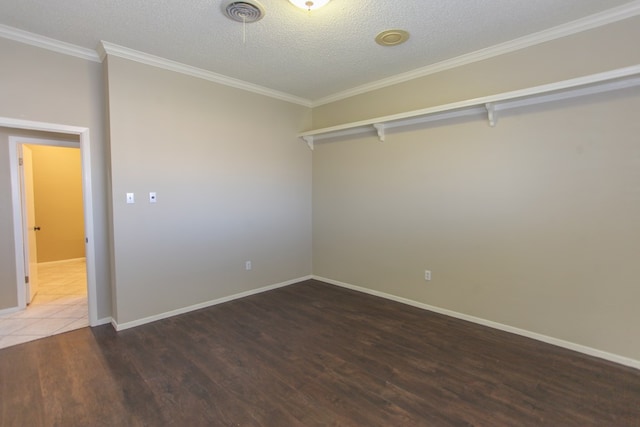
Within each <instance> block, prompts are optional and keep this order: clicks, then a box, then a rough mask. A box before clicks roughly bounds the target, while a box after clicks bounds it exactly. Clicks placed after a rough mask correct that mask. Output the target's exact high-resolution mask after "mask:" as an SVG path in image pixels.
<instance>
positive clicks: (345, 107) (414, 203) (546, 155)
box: [313, 26, 640, 360]
mask: <svg viewBox="0 0 640 427" xmlns="http://www.w3.org/2000/svg"><path fill="white" fill-rule="evenodd" d="M637 28H640V26H638V27H636V29H635V30H633V31H635V33H636V34H637V36H640V33H638V29H637ZM627 30H629V28H627ZM633 31H632V32H633ZM614 33H615V31H614ZM625 34H626V35H627V36H628V35H629V34H630V33H628V32H625ZM637 36H636V37H635V38H638V37H637ZM574 37H578V36H574ZM585 37H586V35H585ZM625 37H626V36H625ZM625 37H622V36H621V38H620V39H612V38H607V40H609V42H610V43H611V44H610V46H609V49H610V50H615V49H618V48H620V49H621V52H622V56H625V55H627V53H629V52H626V51H627V49H626V47H625V45H624V43H625V42H626V38H625ZM635 38H634V39H635ZM593 42H594V43H595V45H594V44H588V45H585V46H584V47H583V49H582V50H585V49H588V48H592V47H593V46H595V47H597V49H595V50H594V52H593V55H592V58H591V63H592V65H591V66H587V65H585V66H584V68H583V69H584V73H582V72H580V74H586V73H587V72H589V71H595V70H594V69H595V68H598V67H599V68H600V69H610V68H616V67H618V66H621V65H624V64H623V63H622V62H624V61H616V60H614V59H612V58H613V57H614V56H616V54H614V53H610V52H609V53H607V52H604V51H600V48H599V47H598V46H600V45H599V43H597V42H596V41H595V40H594V41H593ZM563 43H568V41H566V40H565V41H563ZM603 49H604V47H603ZM553 51H554V53H553V52H552V53H553V55H551V53H549V55H547V54H546V53H545V52H544V49H543V47H536V48H534V49H531V50H528V51H526V52H520V54H519V55H521V56H522V58H527V60H526V61H525V62H524V63H523V64H519V63H518V62H512V63H510V66H509V67H508V68H505V69H504V70H502V75H503V76H510V75H511V76H523V82H522V85H523V86H524V85H525V83H526V82H527V81H528V76H531V74H530V73H528V72H527V69H526V68H527V67H528V66H530V65H531V64H533V63H536V62H537V61H538V60H540V63H541V64H547V65H546V66H545V67H539V68H540V69H543V70H546V69H547V67H548V68H551V69H552V70H550V71H545V73H546V74H555V75H556V76H559V75H563V74H567V75H570V74H578V73H579V70H573V69H572V67H573V66H572V65H571V64H570V63H569V62H568V61H567V62H554V61H552V62H550V63H547V62H543V60H544V58H548V57H549V56H555V57H557V58H558V59H559V58H560V57H561V54H562V52H560V51H558V52H556V51H555V48H553ZM625 52H626V53H625ZM527 54H530V55H531V56H530V57H527ZM572 54H573V50H571V51H569V52H566V55H567V56H571V55H572ZM635 54H636V57H635V58H634V55H631V54H629V56H628V62H630V63H631V62H632V63H638V62H639V61H638V59H639V58H638V57H637V50H636V52H635ZM536 55H539V56H536ZM508 56H509V57H511V56H513V54H511V55H508ZM495 61H498V62H502V61H505V63H509V60H508V58H498V59H496V60H495ZM585 62H589V61H587V60H586V59H585ZM483 66H484V65H483V64H478V65H477V66H475V67H476V68H477V69H480V68H482V67H483ZM478 67H479V68H478ZM523 67H524V68H523ZM465 74H466V72H465V71H464V70H453V71H452V72H451V74H449V75H450V76H451V80H450V81H451V82H460V80H459V79H461V78H462V76H464V75H465ZM432 78H433V79H435V78H436V77H432ZM438 78H442V82H447V81H448V78H447V75H446V74H444V73H443V75H442V76H439V77H438ZM494 78H495V77H492V76H491V75H489V76H487V79H486V80H485V79H484V76H482V75H478V76H477V79H476V80H477V83H478V85H480V86H481V85H482V82H484V81H488V82H491V81H492V79H494ZM429 81H431V80H430V79H429V78H425V79H424V80H422V81H421V82H420V81H418V82H414V84H415V85H416V86H415V87H416V88H418V87H422V86H421V84H425V85H427V82H429ZM506 85H507V86H511V87H513V86H519V85H520V83H515V84H513V83H508V84H506ZM445 88H448V86H445ZM423 89H424V91H430V90H431V89H432V87H431V86H429V85H427V86H424V87H423ZM451 90H452V91H454V92H455V91H458V90H459V89H458V88H457V87H456V85H454V87H452V89H451ZM465 90H467V91H468V92H469V93H470V94H472V95H470V96H468V97H473V96H476V95H479V93H478V92H475V91H474V89H473V88H471V87H467V88H466V89H465ZM491 90H493V89H491ZM460 91H461V92H460V93H458V94H456V95H455V97H456V98H458V97H459V98H461V99H464V98H467V96H465V95H464V90H462V89H460ZM445 92H446V91H444V90H443V92H442V93H445ZM403 93H404V92H403V90H402V89H399V91H398V92H397V93H395V92H393V91H391V92H388V91H386V90H382V91H379V92H377V93H373V94H369V95H367V96H361V97H359V98H358V99H354V100H347V101H345V102H339V103H335V104H333V105H330V106H326V107H322V108H319V109H315V110H314V121H315V122H316V123H324V124H334V123H336V122H337V121H338V120H340V118H349V119H356V118H368V117H367V116H368V115H369V114H374V113H375V112H376V111H372V110H376V109H379V111H377V112H378V113H380V111H381V110H383V109H384V103H385V102H386V101H387V100H391V102H392V103H394V102H395V105H396V106H398V108H399V107H400V106H401V104H402V105H405V106H407V107H411V108H413V107H415V106H416V105H415V104H412V102H411V100H410V99H409V100H408V99H403V98H402V97H403ZM387 95H388V96H387ZM404 101H406V103H404ZM358 106H360V107H361V109H360V110H359V109H358ZM394 108H395V107H394ZM638 111H640V89H639V88H635V89H627V90H625V91H621V92H616V93H610V94H602V95H597V96H590V97H586V98H581V99H574V100H572V101H563V102H557V103H555V104H546V105H539V106H536V107H527V108H524V109H521V110H519V111H512V112H509V113H501V115H500V116H499V120H498V124H497V126H496V127H495V128H491V127H489V126H488V124H487V121H486V120H481V119H471V118H469V119H457V120H452V121H445V122H439V123H433V124H431V125H428V126H424V127H423V128H421V129H411V130H405V131H401V132H396V133H391V134H388V135H387V141H386V142H385V143H379V142H377V139H376V138H375V137H373V136H371V137H366V138H346V139H344V140H342V141H339V142H331V143H324V144H323V143H320V144H316V148H315V151H314V157H313V263H314V274H315V275H318V276H321V277H325V278H329V279H333V280H337V281H341V282H345V283H349V284H352V285H356V286H361V287H365V288H369V289H372V290H375V291H380V292H386V293H389V294H392V295H396V296H400V297H404V298H408V299H411V300H414V301H417V302H421V303H425V304H429V305H433V306H436V307H440V308H443V309H448V310H453V311H456V312H459V313H462V314H466V315H471V316H476V317H479V318H483V319H486V320H490V321H494V322H499V323H503V324H506V325H509V326H512V327H517V328H521V329H525V330H528V331H531V332H535V333H539V334H543V335H547V336H550V337H554V338H557V339H562V340H566V341H569V342H573V343H577V344H581V345H585V346H588V347H592V348H595V349H598V350H602V351H606V352H611V353H614V354H617V355H621V356H625V357H629V358H632V359H635V360H640V341H638V340H637V339H636V337H637V325H638V324H640V311H639V310H638V301H640V287H638V286H637V283H638V277H640V264H639V263H638V262H637V258H638V254H639V253H640V222H639V220H638V218H640V187H639V186H638V183H640V145H639V144H638V135H640V122H639V121H638V120H637V112H638ZM347 121H348V120H347ZM426 269H429V270H432V274H433V280H432V281H430V282H426V281H425V280H424V270H426Z"/></svg>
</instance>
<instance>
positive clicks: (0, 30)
mask: <svg viewBox="0 0 640 427" xmlns="http://www.w3.org/2000/svg"><path fill="white" fill-rule="evenodd" d="M0 37H3V38H5V39H9V40H13V41H16V42H20V43H24V44H28V45H31V46H36V47H41V48H43V49H47V50H50V51H53V52H58V53H62V54H64V55H69V56H75V57H76V58H82V59H86V60H87V61H93V62H100V57H99V56H98V53H97V52H96V51H95V50H93V49H87V48H85V47H80V46H77V45H74V44H71V43H66V42H62V41H60V40H56V39H52V38H49V37H45V36H41V35H40V34H35V33H30V32H28V31H23V30H19V29H17V28H13V27H9V26H7V25H3V24H0Z"/></svg>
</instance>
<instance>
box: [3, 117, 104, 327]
mask: <svg viewBox="0 0 640 427" xmlns="http://www.w3.org/2000/svg"><path fill="white" fill-rule="evenodd" d="M0 127H6V128H13V129H26V130H35V131H44V132H53V133H59V134H67V135H77V136H78V137H79V140H80V142H79V143H75V142H71V144H72V145H67V146H72V147H79V148H80V158H81V163H82V195H83V210H84V229H85V230H84V232H85V238H86V240H85V242H86V243H85V249H86V250H85V257H86V260H87V297H88V308H89V324H90V325H91V326H97V325H98V324H99V322H98V295H97V287H96V283H97V280H96V265H95V263H96V242H95V238H94V232H93V230H94V222H93V218H94V216H93V192H92V186H91V142H90V132H89V128H86V127H78V126H67V125H61V124H56V123H45V122H35V121H30V120H21V119H11V118H7V117H0ZM43 141H46V142H44V144H47V145H58V146H65V145H63V141H57V140H47V139H39V138H29V137H19V136H9V168H10V173H11V204H12V208H13V233H14V242H15V256H16V289H17V290H18V307H19V308H25V307H26V298H25V293H24V292H23V291H22V290H23V288H24V286H23V282H24V265H23V261H22V257H23V255H22V254H23V248H24V244H23V241H22V239H23V236H22V209H21V202H20V187H19V186H20V183H19V178H18V177H19V167H18V155H17V146H18V144H19V143H23V142H24V143H30V144H38V143H39V144H43ZM52 143H53V144H52Z"/></svg>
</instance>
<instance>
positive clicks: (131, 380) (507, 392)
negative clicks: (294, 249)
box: [0, 281, 640, 427]
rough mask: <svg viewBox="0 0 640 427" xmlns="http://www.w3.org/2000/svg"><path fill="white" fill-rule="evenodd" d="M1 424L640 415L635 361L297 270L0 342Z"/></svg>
mask: <svg viewBox="0 0 640 427" xmlns="http://www.w3.org/2000/svg"><path fill="white" fill-rule="evenodd" d="M0 409H1V413H0V425H2V426H29V427H35V426H277V427H283V426H330V425H335V426H469V425H473V426H640V371H638V370H634V369H631V368H626V367H623V366H619V365H616V364H613V363H610V362H606V361H602V360H599V359H595V358H592V357H588V356H585V355H582V354H578V353H574V352H571V351H568V350H565V349H562V348H558V347H554V346H551V345H547V344H544V343H540V342H537V341H534V340H530V339H527V338H523V337H520V336H516V335H511V334H508V333H505V332H501V331H497V330H493V329H489V328H485V327H482V326H479V325H475V324H472V323H467V322H464V321H460V320H456V319H452V318H448V317H446V316H442V315H438V314H434V313H430V312H427V311H423V310H420V309H417V308H413V307H409V306H405V305H402V304H398V303H395V302H390V301H386V300H383V299H379V298H375V297H372V296H369V295H365V294H360V293H357V292H352V291H349V290H345V289H341V288H338V287H334V286H331V285H327V284H324V283H321V282H317V281H307V282H303V283H300V284H297V285H292V286H289V287H286V288H281V289H277V290H274V291H271V292H266V293H263V294H259V295H255V296H251V297H247V298H244V299H241V300H236V301H232V302H229V303H226V304H222V305H218V306H215V307H211V308H207V309H204V310H200V311H197V312H193V313H189V314H185V315H182V316H177V317H174V318H171V319H166V320H162V321H158V322H155V323H152V324H148V325H144V326H140V327H138V328H134V329H130V330H126V331H122V332H119V333H117V332H115V331H114V330H113V329H112V328H111V326H109V325H105V326H101V327H97V328H93V329H90V328H85V329H80V330H77V331H73V332H68V333H66V334H62V335H56V336H53V337H49V338H45V339H42V340H39V341H34V342H30V343H26V344H21V345H18V346H15V347H9V348H6V349H2V350H0Z"/></svg>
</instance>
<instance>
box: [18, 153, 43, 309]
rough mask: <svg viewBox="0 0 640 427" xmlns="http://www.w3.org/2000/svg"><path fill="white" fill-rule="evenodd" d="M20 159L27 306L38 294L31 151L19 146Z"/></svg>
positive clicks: (37, 228) (36, 228) (36, 227)
mask: <svg viewBox="0 0 640 427" xmlns="http://www.w3.org/2000/svg"><path fill="white" fill-rule="evenodd" d="M20 158H21V159H22V161H21V163H22V174H21V175H22V176H21V178H22V186H21V187H22V188H21V192H22V224H23V233H24V234H23V236H24V271H25V276H26V277H25V283H26V293H27V298H26V300H27V304H29V303H30V302H31V301H32V300H33V297H34V296H35V295H36V293H37V292H38V253H37V250H36V233H37V232H38V230H39V227H38V226H37V224H36V211H35V202H34V196H33V160H32V154H31V149H30V148H29V147H27V146H26V145H23V144H21V155H20Z"/></svg>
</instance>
